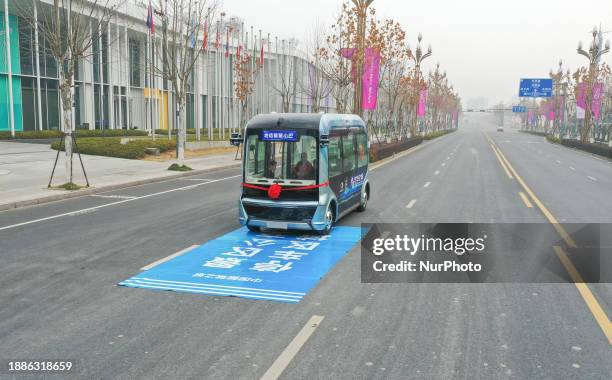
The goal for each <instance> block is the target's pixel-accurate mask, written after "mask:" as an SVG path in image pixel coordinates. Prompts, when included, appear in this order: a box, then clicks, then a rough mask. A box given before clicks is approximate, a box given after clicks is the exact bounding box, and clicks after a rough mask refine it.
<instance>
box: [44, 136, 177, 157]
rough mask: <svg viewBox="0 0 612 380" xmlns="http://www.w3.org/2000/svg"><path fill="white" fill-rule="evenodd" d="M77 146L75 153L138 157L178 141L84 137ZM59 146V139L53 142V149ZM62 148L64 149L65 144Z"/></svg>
mask: <svg viewBox="0 0 612 380" xmlns="http://www.w3.org/2000/svg"><path fill="white" fill-rule="evenodd" d="M77 146H78V149H77V148H75V149H74V152H75V153H83V154H91V155H94V156H106V157H117V158H127V159H138V158H143V157H144V156H145V149H146V148H159V151H160V152H166V151H168V150H171V149H174V147H175V146H176V142H175V141H172V140H170V141H168V140H156V141H153V140H136V141H130V142H128V143H126V144H121V139H119V138H112V137H111V138H83V139H79V140H78V141H77ZM59 147H60V142H59V141H57V142H54V143H53V144H51V148H52V149H55V150H58V149H59ZM62 150H64V147H63V146H62Z"/></svg>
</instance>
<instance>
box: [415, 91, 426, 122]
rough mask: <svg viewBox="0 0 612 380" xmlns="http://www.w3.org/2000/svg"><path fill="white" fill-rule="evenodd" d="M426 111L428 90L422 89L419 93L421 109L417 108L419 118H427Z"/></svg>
mask: <svg viewBox="0 0 612 380" xmlns="http://www.w3.org/2000/svg"><path fill="white" fill-rule="evenodd" d="M425 111H427V89H426V88H425V89H422V90H421V91H420V92H419V107H418V108H417V116H419V117H423V116H425Z"/></svg>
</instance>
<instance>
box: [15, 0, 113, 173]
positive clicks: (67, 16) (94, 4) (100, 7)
mask: <svg viewBox="0 0 612 380" xmlns="http://www.w3.org/2000/svg"><path fill="white" fill-rule="evenodd" d="M120 3H121V2H120V1H119V0H53V2H52V3H51V4H49V3H47V2H44V1H41V0H32V1H31V2H28V1H23V2H17V9H18V13H19V15H20V17H21V18H22V19H23V20H25V21H26V23H28V24H29V25H30V27H32V28H33V29H38V33H39V35H40V36H41V38H43V39H44V40H45V42H46V47H47V51H46V53H47V54H49V55H50V56H51V57H53V59H54V60H55V61H56V62H57V66H58V76H59V92H60V102H61V107H60V109H61V115H62V126H63V132H64V146H65V153H66V183H67V184H71V183H72V182H73V177H72V132H73V131H74V127H75V126H74V125H73V116H74V115H73V109H72V108H73V104H74V102H75V100H74V75H75V69H76V67H77V65H78V63H79V61H81V60H83V59H85V58H87V57H89V56H91V55H92V54H93V51H92V49H91V47H92V43H93V41H92V32H96V31H98V32H99V31H101V30H104V28H106V27H107V26H108V24H109V23H110V21H111V19H112V17H113V16H114V14H115V11H116V10H117V8H118V7H119V5H120ZM34 7H36V9H37V10H40V11H39V12H34ZM35 15H37V16H38V17H35Z"/></svg>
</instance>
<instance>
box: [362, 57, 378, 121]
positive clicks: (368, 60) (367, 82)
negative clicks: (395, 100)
mask: <svg viewBox="0 0 612 380" xmlns="http://www.w3.org/2000/svg"><path fill="white" fill-rule="evenodd" d="M379 71H380V53H379V52H378V51H377V50H375V49H372V48H367V49H366V51H365V60H364V68H363V90H362V95H361V103H362V105H363V109H364V110H374V109H376V103H377V100H378V74H379Z"/></svg>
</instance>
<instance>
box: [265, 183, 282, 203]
mask: <svg viewBox="0 0 612 380" xmlns="http://www.w3.org/2000/svg"><path fill="white" fill-rule="evenodd" d="M280 194H281V186H280V185H279V184H278V183H275V184H273V185H272V186H270V187H269V188H268V197H270V199H278V198H279V197H280Z"/></svg>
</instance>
